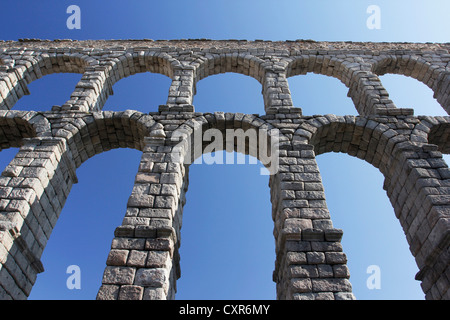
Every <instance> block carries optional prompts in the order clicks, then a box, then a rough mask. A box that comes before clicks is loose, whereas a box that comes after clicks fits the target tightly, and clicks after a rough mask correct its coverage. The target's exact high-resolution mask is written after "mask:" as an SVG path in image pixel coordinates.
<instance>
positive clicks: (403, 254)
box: [317, 152, 424, 300]
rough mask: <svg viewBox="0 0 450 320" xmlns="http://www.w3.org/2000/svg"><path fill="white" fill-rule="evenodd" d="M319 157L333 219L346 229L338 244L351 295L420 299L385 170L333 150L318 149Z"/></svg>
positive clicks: (411, 260)
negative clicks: (387, 189)
mask: <svg viewBox="0 0 450 320" xmlns="http://www.w3.org/2000/svg"><path fill="white" fill-rule="evenodd" d="M317 162H318V166H319V169H320V172H321V176H322V179H323V184H324V190H325V195H326V198H327V205H328V208H329V210H330V214H331V220H332V221H333V225H334V226H335V227H337V228H340V229H342V230H343V231H344V236H343V239H342V246H343V250H344V252H345V253H346V255H347V257H348V262H347V265H348V267H349V269H350V281H351V283H352V288H353V293H354V294H355V297H356V298H357V299H359V300H378V299H381V300H385V299H389V300H399V299H400V300H419V299H420V300H421V299H423V298H424V294H423V292H422V290H421V287H420V283H419V282H418V281H416V280H414V277H415V275H416V273H417V272H418V268H417V265H416V262H415V260H414V257H413V255H411V252H410V250H409V246H408V243H407V241H406V237H405V235H404V232H403V230H402V228H401V226H400V223H399V221H398V219H397V218H396V217H395V213H394V210H393V207H392V205H391V203H390V201H389V198H388V197H387V196H386V192H385V191H384V190H383V181H384V177H383V175H382V174H381V173H380V172H379V170H377V169H376V168H374V167H373V166H372V165H371V164H369V163H368V162H366V161H361V160H360V159H356V158H355V157H349V156H348V155H345V154H342V153H337V152H328V153H324V154H321V155H319V156H318V157H317ZM337 168H339V169H337ZM361 177H364V178H361ZM398 283H402V286H401V287H400V286H398V285H397V284H398ZM405 285H406V286H407V287H405Z"/></svg>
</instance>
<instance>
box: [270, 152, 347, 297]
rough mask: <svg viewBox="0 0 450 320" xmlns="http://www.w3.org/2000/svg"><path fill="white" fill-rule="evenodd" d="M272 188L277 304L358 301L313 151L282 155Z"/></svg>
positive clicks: (271, 181)
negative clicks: (353, 291) (280, 302)
mask: <svg viewBox="0 0 450 320" xmlns="http://www.w3.org/2000/svg"><path fill="white" fill-rule="evenodd" d="M269 184H270V189H271V200H272V217H273V220H274V223H275V228H274V235H275V241H276V263H275V271H274V274H273V278H274V281H275V282H276V283H277V299H280V300H286V299H287V300H292V299H295V300H297V299H298V300H323V299H325V300H335V299H336V300H338V299H354V296H353V294H352V287H351V284H350V282H349V280H348V279H349V277H350V274H349V270H348V268H347V265H346V263H347V258H346V255H345V254H344V253H343V252H342V245H341V243H340V241H341V238H342V234H343V233H342V230H340V229H335V228H333V225H332V222H331V219H330V214H329V211H328V208H327V205H326V201H325V194H324V190H323V185H322V181H321V177H320V173H319V169H318V166H317V163H316V160H315V154H314V151H313V146H312V145H301V146H299V148H298V150H294V151H287V150H280V165H279V172H278V173H277V174H275V175H273V176H271V178H270V183H269Z"/></svg>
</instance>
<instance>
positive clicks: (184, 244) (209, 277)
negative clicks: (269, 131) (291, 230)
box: [176, 151, 276, 300]
mask: <svg viewBox="0 0 450 320" xmlns="http://www.w3.org/2000/svg"><path fill="white" fill-rule="evenodd" d="M217 153H218V155H211V156H213V157H216V156H218V157H222V158H223V159H224V158H226V157H227V156H228V157H230V155H226V154H225V152H224V151H218V152H217ZM204 156H210V155H209V154H208V153H206V154H204ZM231 156H237V152H232V153H231ZM246 157H247V158H251V156H246ZM261 168H262V164H261V163H260V162H258V163H257V160H256V159H247V160H246V164H241V165H239V164H237V163H235V165H226V164H225V163H224V164H215V165H209V164H208V163H203V164H201V165H199V164H195V163H194V164H191V165H190V167H189V177H190V179H189V180H190V183H189V191H188V192H187V196H186V198H187V202H186V205H185V206H184V213H183V227H182V228H181V247H180V257H181V278H180V279H179V280H178V282H177V287H178V292H177V296H176V297H177V299H230V298H231V299H268V300H271V299H275V293H276V292H275V291H276V290H275V284H274V283H273V282H272V271H273V262H274V261H275V242H274V239H273V235H272V231H273V221H272V219H271V209H270V208H271V207H270V195H269V192H268V191H269V190H268V187H267V182H268V178H267V177H264V176H262V175H260V174H259V171H260V169H261ZM270 252H272V253H270Z"/></svg>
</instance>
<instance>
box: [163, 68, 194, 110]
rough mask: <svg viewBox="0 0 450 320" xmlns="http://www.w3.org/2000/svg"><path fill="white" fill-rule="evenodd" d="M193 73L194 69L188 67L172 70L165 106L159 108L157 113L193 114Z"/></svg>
mask: <svg viewBox="0 0 450 320" xmlns="http://www.w3.org/2000/svg"><path fill="white" fill-rule="evenodd" d="M194 72H195V70H194V67H189V66H184V67H183V68H176V69H174V72H173V73H174V75H173V78H172V84H171V85H170V88H169V97H168V98H167V105H161V106H159V111H181V112H194V106H193V105H192V101H193V98H194V95H195V79H194Z"/></svg>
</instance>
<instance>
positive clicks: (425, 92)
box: [380, 73, 448, 116]
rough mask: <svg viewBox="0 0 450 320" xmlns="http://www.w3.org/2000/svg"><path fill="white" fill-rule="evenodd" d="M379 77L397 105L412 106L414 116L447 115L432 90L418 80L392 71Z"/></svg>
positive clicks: (402, 106)
mask: <svg viewBox="0 0 450 320" xmlns="http://www.w3.org/2000/svg"><path fill="white" fill-rule="evenodd" d="M380 79H381V81H382V82H383V86H384V87H385V89H386V90H387V91H388V92H389V96H390V98H391V99H392V100H393V101H394V102H395V104H396V105H397V107H401V108H413V109H414V115H416V116H421V115H427V116H447V115H448V114H447V112H446V111H445V110H444V109H443V108H442V106H441V105H440V104H439V102H438V101H437V100H436V99H435V98H434V97H433V90H431V89H430V88H429V87H428V86H426V85H424V84H423V83H422V82H420V81H419V80H416V79H414V78H412V77H408V76H406V75H402V74H393V73H389V74H384V75H382V76H380Z"/></svg>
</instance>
